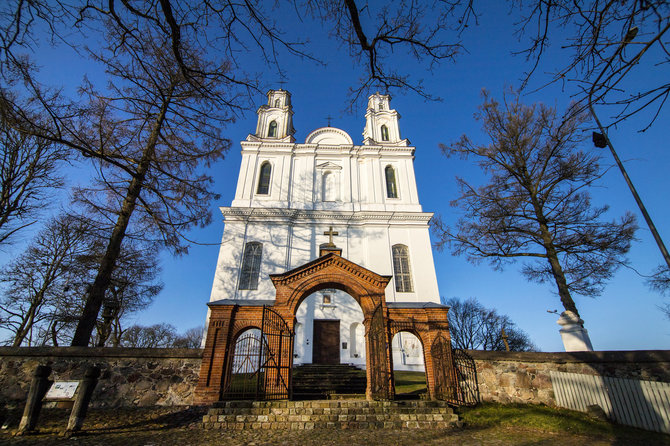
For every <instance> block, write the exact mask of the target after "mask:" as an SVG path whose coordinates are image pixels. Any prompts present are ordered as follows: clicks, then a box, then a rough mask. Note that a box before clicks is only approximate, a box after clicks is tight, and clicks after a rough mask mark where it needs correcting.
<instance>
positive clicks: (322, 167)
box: [316, 161, 342, 170]
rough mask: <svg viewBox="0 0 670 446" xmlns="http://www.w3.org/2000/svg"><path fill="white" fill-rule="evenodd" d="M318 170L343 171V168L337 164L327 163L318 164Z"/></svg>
mask: <svg viewBox="0 0 670 446" xmlns="http://www.w3.org/2000/svg"><path fill="white" fill-rule="evenodd" d="M316 168H317V169H319V170H326V169H328V170H342V166H340V165H339V164H335V163H333V162H332V161H326V162H325V163H321V164H317V165H316Z"/></svg>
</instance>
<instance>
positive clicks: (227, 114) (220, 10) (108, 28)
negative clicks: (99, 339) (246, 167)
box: [0, 0, 469, 346]
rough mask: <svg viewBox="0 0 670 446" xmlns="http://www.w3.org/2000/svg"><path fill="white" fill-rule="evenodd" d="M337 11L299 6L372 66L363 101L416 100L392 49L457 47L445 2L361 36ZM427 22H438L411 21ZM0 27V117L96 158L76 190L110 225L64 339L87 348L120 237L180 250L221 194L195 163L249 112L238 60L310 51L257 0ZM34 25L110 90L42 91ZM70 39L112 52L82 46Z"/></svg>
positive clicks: (24, 14) (70, 11)
mask: <svg viewBox="0 0 670 446" xmlns="http://www.w3.org/2000/svg"><path fill="white" fill-rule="evenodd" d="M344 6H346V11H347V15H346V16H342V15H341V8H333V7H332V6H331V4H330V3H329V2H319V1H313V2H312V1H308V2H305V7H306V8H310V7H312V8H313V9H312V10H313V11H316V10H319V11H321V10H323V12H324V13H325V15H320V17H322V18H324V19H325V18H326V17H328V20H330V21H331V23H335V25H334V26H333V29H334V30H336V35H338V36H340V37H341V38H342V39H343V40H344V41H345V42H346V43H347V45H348V47H349V48H350V49H351V50H352V52H354V54H358V53H359V52H361V53H362V54H365V58H366V60H369V63H367V64H366V66H367V75H366V76H365V77H364V79H367V80H364V81H363V82H362V85H363V87H361V88H360V89H358V90H356V91H358V92H359V93H360V91H363V90H365V89H368V88H371V87H372V88H374V87H378V86H380V85H381V86H382V87H383V88H385V89H388V88H404V89H407V88H409V89H412V90H414V91H417V92H419V93H420V94H422V91H423V90H422V89H421V87H420V86H417V84H415V83H413V82H410V81H409V80H408V78H407V76H406V75H402V74H398V73H396V71H394V70H389V69H387V68H385V67H387V66H388V63H387V62H388V60H389V58H388V52H389V51H391V50H393V49H397V48H400V47H405V48H408V52H409V53H410V54H413V55H415V56H416V57H417V58H418V59H422V58H424V57H427V58H428V60H430V61H431V62H438V61H440V60H442V59H449V58H451V57H453V55H454V54H455V50H456V49H457V48H458V44H446V43H444V41H443V39H442V37H443V33H442V32H443V31H444V30H445V29H446V27H445V26H444V25H445V23H446V22H445V20H446V18H447V15H446V14H450V13H452V12H453V8H452V7H449V8H447V9H446V10H445V11H444V12H441V13H440V14H438V15H437V16H435V15H431V10H430V9H429V8H423V7H420V8H419V7H416V5H415V4H413V3H412V4H404V3H403V4H399V6H398V7H397V8H396V7H395V6H394V7H390V6H389V7H386V8H384V9H383V10H382V11H380V15H379V16H378V19H379V22H380V23H379V26H376V27H375V28H376V29H377V30H378V31H379V32H378V33H377V35H376V36H375V37H374V38H369V37H368V36H367V35H366V34H365V32H364V30H363V26H362V23H363V22H361V20H360V17H359V15H358V14H359V12H360V11H359V9H358V7H357V5H356V4H355V3H354V2H353V1H349V0H347V1H346V2H345V3H344ZM468 16H469V15H468ZM344 17H346V20H347V21H348V22H349V23H350V26H349V27H348V28H347V29H346V30H345V29H343V28H342V26H341V25H343V24H344V23H345V22H344ZM433 18H437V20H436V21H435V23H433V24H432V25H430V26H427V27H423V26H419V25H420V21H421V20H429V19H433ZM0 20H1V22H0V41H1V42H2V50H3V51H0V75H2V77H3V79H4V80H5V84H6V85H4V86H3V87H2V88H0V115H1V116H2V117H3V118H4V119H6V120H7V122H10V123H11V125H12V126H14V127H15V128H17V129H19V130H20V131H21V132H23V133H26V134H30V135H36V136H38V137H40V138H43V139H45V140H47V141H50V142H52V143H57V144H60V145H63V146H65V147H68V148H70V149H72V150H74V151H75V152H77V153H80V154H82V155H83V156H85V157H89V158H91V159H92V161H93V163H94V165H95V167H96V169H97V171H98V175H97V178H96V180H97V183H96V184H95V185H94V188H93V189H94V190H92V189H91V188H86V189H84V190H81V191H80V193H77V194H76V198H77V200H78V202H79V203H82V204H83V205H84V206H85V207H86V209H87V211H88V212H93V213H95V214H97V216H96V220H98V221H105V220H107V221H108V222H109V238H108V240H109V241H108V244H107V248H106V253H105V255H104V256H103V257H102V259H101V264H100V267H99V270H98V275H97V276H96V279H95V281H94V283H93V284H92V286H91V288H90V291H89V294H88V298H87V300H86V305H85V307H84V310H83V314H82V317H81V321H80V323H79V325H78V327H77V330H76V332H75V335H74V337H73V341H72V343H73V345H80V346H83V345H87V344H88V342H89V338H90V335H91V332H92V331H93V329H94V326H95V321H96V318H97V315H98V313H99V311H100V308H101V306H102V302H103V299H104V295H105V291H106V290H107V288H108V287H109V283H110V277H111V274H112V271H113V270H114V267H115V262H116V260H117V258H118V256H119V253H120V250H121V245H122V242H123V239H124V237H126V236H136V237H138V238H152V239H153V240H158V241H160V242H161V243H162V244H163V246H165V247H167V248H169V249H171V250H172V251H173V252H175V253H181V252H184V251H185V246H184V244H183V243H182V239H181V237H182V234H183V232H184V231H185V230H187V229H189V228H191V227H192V226H194V225H203V224H206V223H208V221H209V219H210V218H211V215H210V211H209V206H208V201H209V200H210V199H212V198H214V197H215V194H213V193H212V192H211V191H210V189H209V186H210V184H211V178H209V177H208V176H205V175H202V174H200V173H199V168H200V167H201V166H203V165H207V164H208V163H210V162H213V161H216V160H217V159H220V158H221V157H222V154H223V152H224V151H225V150H226V149H227V148H228V147H229V142H228V141H227V140H225V138H223V137H222V136H221V133H220V131H221V128H222V127H223V125H224V124H225V123H226V122H228V121H230V120H231V119H232V118H233V117H234V115H235V114H237V113H239V111H240V110H241V109H242V107H243V106H244V105H245V104H246V103H248V100H247V99H248V97H249V96H248V93H249V92H255V91H258V89H257V82H256V80H255V79H253V78H249V77H247V76H245V75H243V74H240V73H241V71H234V69H235V68H238V67H237V64H236V60H235V55H236V53H237V52H238V51H240V50H245V51H247V50H248V49H249V47H252V46H253V47H254V48H256V49H260V53H261V54H262V56H263V58H264V59H265V60H266V61H268V62H269V63H271V64H273V65H274V66H275V67H276V68H277V69H278V71H279V72H281V68H280V67H279V63H278V58H277V56H276V55H277V50H278V49H282V51H287V52H288V53H291V54H294V55H299V56H303V57H310V56H309V55H308V54H307V53H306V52H305V51H303V50H302V47H301V46H300V44H301V42H290V41H286V40H284V38H283V34H282V32H281V30H279V29H278V28H277V26H276V22H275V21H274V20H273V19H272V17H271V14H267V13H265V12H264V11H263V8H262V5H261V4H257V3H249V2H247V3H240V4H238V3H230V2H218V1H207V2H201V3H199V4H197V5H194V4H190V3H188V4H181V3H179V2H174V1H170V0H161V1H160V2H153V3H149V4H146V5H141V6H140V5H135V4H134V3H130V2H120V3H116V2H104V1H95V0H94V1H90V2H86V3H85V4H83V5H79V6H77V5H70V4H69V3H67V2H63V1H58V0H56V1H54V2H43V1H39V0H38V1H35V2H22V1H18V0H17V1H10V2H8V3H6V4H5V5H4V6H3V7H2V9H0ZM36 24H40V25H41V26H42V27H43V29H46V30H48V32H49V34H50V36H49V37H50V38H51V40H53V41H61V42H63V43H65V44H67V45H70V46H72V47H74V48H75V49H76V50H78V51H81V52H87V53H88V54H89V56H90V57H91V58H92V60H94V61H95V62H97V63H99V64H100V65H101V66H102V67H104V69H105V70H106V73H107V76H108V79H107V81H108V82H109V83H108V85H107V86H106V87H101V86H97V85H93V84H92V83H91V82H88V81H87V82H85V84H84V85H83V87H82V89H81V91H82V93H83V94H84V98H85V99H86V100H85V101H84V102H83V103H82V101H81V100H80V99H79V98H77V100H71V99H68V98H67V97H64V95H63V92H62V91H59V90H54V89H51V88H48V87H45V86H44V85H42V84H41V83H40V81H39V78H38V76H37V75H36V72H35V69H34V66H33V65H32V63H31V61H30V60H28V59H27V58H26V57H24V56H23V55H22V54H21V51H22V50H24V49H26V48H30V47H31V46H32V45H33V44H34V43H35V42H36V41H39V40H40V39H39V37H38V35H36V34H34V33H35V25H36ZM101 29H102V30H104V33H102V34H101V33H100V31H99V30H101ZM72 30H74V31H81V34H79V35H78V37H79V38H81V37H86V38H88V37H92V38H93V39H95V38H100V39H101V40H103V41H104V42H107V43H108V45H107V47H106V48H102V49H97V48H93V49H92V50H89V49H88V48H87V47H84V46H83V45H82V44H81V42H80V41H78V40H77V38H73V37H72V33H71V31H72ZM75 34H76V33H75ZM354 35H355V36H356V37H355V38H354V37H353V36H354ZM222 56H225V57H227V60H224V58H223V57H222ZM373 86H374V87H373ZM424 96H428V95H426V94H424ZM82 104H83V105H82ZM135 213H140V214H142V215H138V216H135V217H133V215H134V214H135ZM98 217H102V218H98ZM131 218H132V221H131Z"/></svg>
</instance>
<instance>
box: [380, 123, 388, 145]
mask: <svg viewBox="0 0 670 446" xmlns="http://www.w3.org/2000/svg"><path fill="white" fill-rule="evenodd" d="M388 140H389V128H388V127H386V126H385V125H382V141H388Z"/></svg>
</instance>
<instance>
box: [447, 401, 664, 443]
mask: <svg viewBox="0 0 670 446" xmlns="http://www.w3.org/2000/svg"><path fill="white" fill-rule="evenodd" d="M456 413H458V414H459V415H460V417H461V420H462V421H463V422H464V423H465V429H468V430H470V429H472V430H478V429H482V430H485V429H490V428H496V429H502V430H509V431H510V432H514V431H516V430H518V429H523V430H532V431H543V432H556V433H563V434H570V435H571V436H584V437H587V438H592V439H599V440H603V441H606V442H609V441H611V442H612V443H611V444H622V445H627V444H635V445H638V444H639V445H647V444H649V445H670V435H667V434H661V433H656V432H650V431H646V430H642V429H636V428H633V427H628V426H623V425H619V424H614V423H609V422H607V421H602V420H598V419H594V418H591V417H589V416H588V415H586V414H584V413H581V412H575V411H572V410H567V409H558V408H552V407H548V406H542V405H534V404H497V403H481V404H479V405H478V406H476V407H460V408H458V409H456ZM587 443H588V442H587ZM587 443H585V444H587Z"/></svg>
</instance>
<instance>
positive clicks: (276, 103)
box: [275, 99, 281, 108]
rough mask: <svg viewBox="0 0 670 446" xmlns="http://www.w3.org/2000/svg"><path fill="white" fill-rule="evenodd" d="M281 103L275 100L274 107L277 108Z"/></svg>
mask: <svg viewBox="0 0 670 446" xmlns="http://www.w3.org/2000/svg"><path fill="white" fill-rule="evenodd" d="M280 104H281V102H279V99H275V107H277V108H279V107H280Z"/></svg>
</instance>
